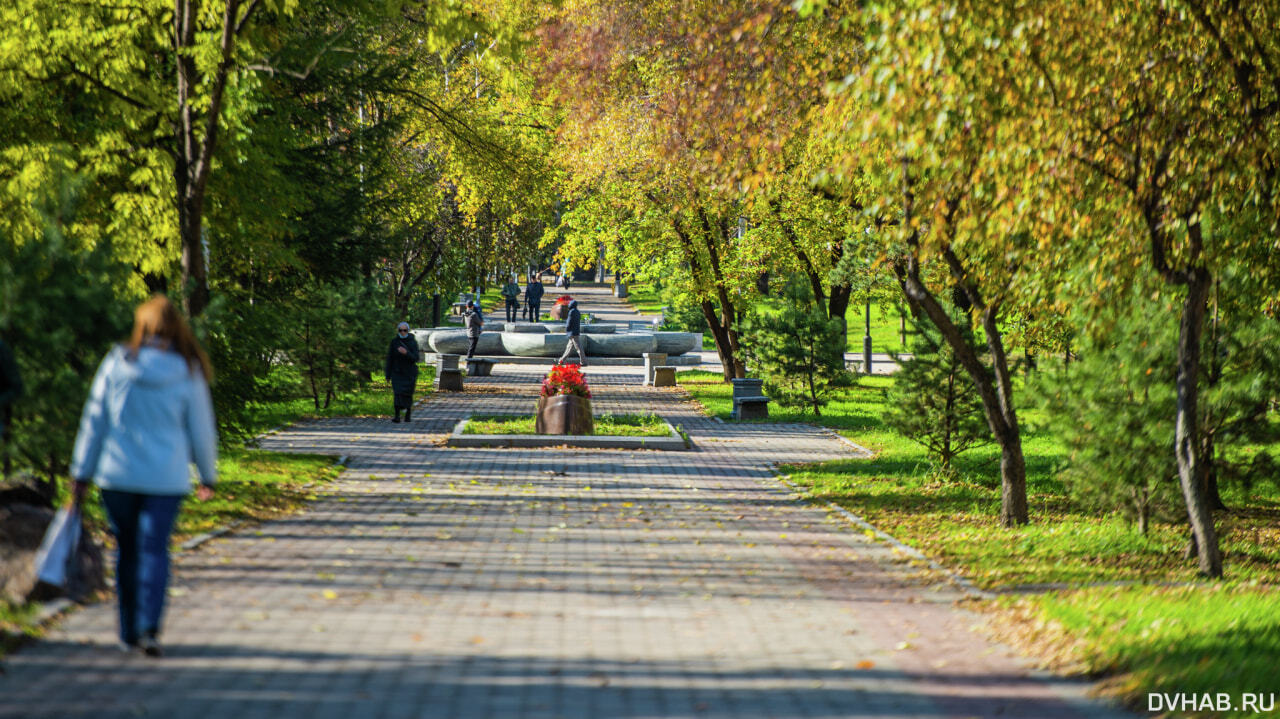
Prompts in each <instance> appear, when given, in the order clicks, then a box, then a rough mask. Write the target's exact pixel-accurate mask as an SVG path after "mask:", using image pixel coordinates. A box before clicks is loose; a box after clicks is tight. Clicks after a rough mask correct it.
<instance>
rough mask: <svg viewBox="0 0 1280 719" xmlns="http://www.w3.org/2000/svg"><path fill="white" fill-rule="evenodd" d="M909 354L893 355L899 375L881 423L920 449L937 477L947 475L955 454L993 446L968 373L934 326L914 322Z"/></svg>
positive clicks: (888, 397) (984, 416) (950, 469)
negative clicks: (934, 466)
mask: <svg viewBox="0 0 1280 719" xmlns="http://www.w3.org/2000/svg"><path fill="white" fill-rule="evenodd" d="M962 326H963V323H962ZM965 331H966V332H968V330H967V329H965ZM911 349H912V356H911V357H910V358H901V357H898V356H894V359H895V361H897V362H898V364H899V370H898V371H897V373H895V374H894V383H893V385H892V386H891V387H889V388H888V389H887V390H885V397H886V404H887V405H888V411H887V412H885V414H884V421H885V424H887V425H889V426H890V427H892V428H893V429H895V430H897V431H898V432H900V433H901V434H902V435H903V436H905V437H908V438H910V439H911V440H912V441H914V442H917V443H919V444H920V445H922V446H923V447H924V448H925V450H926V451H927V452H928V455H929V458H930V459H932V460H933V461H935V462H937V463H938V468H939V469H940V470H941V472H942V473H943V474H947V475H951V474H954V472H955V470H954V468H953V466H952V461H953V460H954V459H955V458H956V456H957V455H959V454H962V453H963V452H965V451H967V450H969V449H972V448H974V447H978V446H982V445H985V444H990V443H991V431H990V429H989V428H988V426H987V419H986V415H985V414H983V410H982V402H981V400H980V399H979V398H978V392H977V389H976V388H975V387H974V384H973V380H972V379H970V378H969V373H968V372H967V371H965V369H964V367H962V366H961V365H960V360H959V359H957V358H956V355H955V352H954V351H953V350H952V349H951V346H950V345H949V344H947V343H946V342H945V341H944V340H943V339H942V335H941V333H939V332H938V330H937V328H935V327H934V326H933V325H932V324H930V323H928V322H918V323H916V329H915V341H914V342H913V343H912V348H911Z"/></svg>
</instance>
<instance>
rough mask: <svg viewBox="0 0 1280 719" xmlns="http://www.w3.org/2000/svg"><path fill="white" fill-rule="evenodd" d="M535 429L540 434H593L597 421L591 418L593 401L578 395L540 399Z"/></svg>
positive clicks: (560, 395)
mask: <svg viewBox="0 0 1280 719" xmlns="http://www.w3.org/2000/svg"><path fill="white" fill-rule="evenodd" d="M534 428H535V429H537V430H538V434H575V435H586V434H593V433H594V432H595V420H594V419H593V418H592V416H591V400H589V399H587V398H586V397H579V396H578V395H576V394H558V395H555V396H553V397H539V398H538V413H537V415H536V417H535V419H534Z"/></svg>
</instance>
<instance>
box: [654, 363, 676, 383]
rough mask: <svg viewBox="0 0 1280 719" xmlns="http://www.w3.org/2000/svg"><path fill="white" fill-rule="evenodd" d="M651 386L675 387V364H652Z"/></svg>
mask: <svg viewBox="0 0 1280 719" xmlns="http://www.w3.org/2000/svg"><path fill="white" fill-rule="evenodd" d="M653 386H654V387H675V386H676V366H675V365H670V364H665V365H656V366H654V368H653Z"/></svg>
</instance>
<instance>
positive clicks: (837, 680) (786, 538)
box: [0, 293, 1111, 719]
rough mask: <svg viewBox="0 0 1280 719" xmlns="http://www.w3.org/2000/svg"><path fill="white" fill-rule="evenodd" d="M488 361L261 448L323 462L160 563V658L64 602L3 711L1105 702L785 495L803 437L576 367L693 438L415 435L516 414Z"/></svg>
mask: <svg viewBox="0 0 1280 719" xmlns="http://www.w3.org/2000/svg"><path fill="white" fill-rule="evenodd" d="M578 294H583V293H578ZM584 304H586V303H584ZM495 372H496V375H495V376H494V377H491V378H483V379H481V378H469V384H468V392H467V393H465V394H462V395H454V394H440V395H436V396H433V397H431V398H430V399H429V401H427V402H426V403H425V406H423V407H422V408H420V409H419V411H418V412H416V413H415V419H414V421H413V422H411V423H408V424H392V423H391V422H390V421H388V420H372V419H347V420H328V421H320V422H312V423H308V424H305V425H302V426H299V427H296V428H293V429H291V430H288V431H285V432H282V433H280V434H277V435H274V436H272V437H270V438H268V439H267V440H266V441H264V446H265V447H267V448H269V449H275V450H283V451H290V450H293V451H325V452H333V453H340V454H345V455H348V457H349V459H348V464H347V467H348V469H347V470H346V471H345V472H344V473H343V475H342V476H341V478H340V479H339V480H337V481H336V482H335V483H334V484H333V485H332V486H331V487H330V488H329V491H328V492H326V494H325V495H324V496H323V497H322V498H321V499H319V500H318V501H316V502H315V503H314V504H313V505H311V506H310V507H309V508H308V509H307V510H306V511H305V512H303V513H300V514H298V515H295V516H292V517H287V518H283V519H279V520H275V521H271V522H267V523H265V524H263V525H261V526H259V527H256V528H252V529H246V530H241V531H238V532H236V533H233V534H231V535H229V536H226V537H224V538H222V539H219V540H215V541H213V542H210V543H208V544H206V545H204V546H203V547H202V548H200V549H198V550H196V551H194V552H189V553H186V554H184V555H182V556H180V558H179V559H178V560H177V562H176V580H175V586H174V592H173V594H174V596H173V597H172V600H171V605H170V611H169V617H168V620H167V624H166V633H165V637H164V639H165V643H166V648H167V650H168V656H166V657H165V658H163V659H161V660H152V659H147V658H144V657H139V656H123V655H121V654H119V653H117V652H116V650H115V649H114V647H113V636H114V617H113V607H112V606H111V605H110V604H103V605H97V606H92V607H87V608H84V609H81V610H79V611H77V612H75V613H74V614H72V615H71V616H70V617H68V618H67V619H66V620H65V621H64V622H63V623H62V625H61V627H60V628H59V629H58V630H56V631H54V632H52V633H51V634H50V635H49V637H48V638H47V639H46V640H44V641H42V642H40V643H39V644H38V645H35V646H33V647H30V648H27V649H25V650H23V651H21V652H18V653H16V654H15V655H13V656H11V657H10V658H9V659H8V660H7V662H6V665H7V666H6V671H5V672H4V674H3V675H2V676H0V717H13V718H15V719H16V718H17V717H94V718H95V719H102V718H106V717H140V716H147V717H184V718H191V719H197V718H201V717H208V718H211V719H212V718H215V717H216V718H223V717H225V718H227V719H254V718H257V717H262V718H267V717H300V718H304V719H325V718H328V717H333V718H335V719H363V718H365V717H370V718H379V717H385V718H387V719H394V718H397V717H406V718H408V717H433V718H434V717H442V718H453V717H467V718H471V717H475V718H476V719H484V718H502V717H542V718H548V719H549V718H552V717H566V718H568V717H572V718H575V719H577V718H612V717H634V718H641V717H646V718H656V717H724V718H726V719H727V718H743V717H833V718H834V717H973V716H1001V717H1027V718H1031V717H1036V718H1040V717H1093V716H1109V715H1111V712H1110V710H1108V709H1106V708H1105V707H1103V706H1101V705H1099V704H1094V703H1091V702H1088V701H1086V700H1083V699H1081V696H1082V694H1083V690H1084V687H1083V686H1082V685H1080V684H1075V683H1069V682H1062V681H1046V680H1043V679H1040V678H1037V677H1035V676H1034V675H1033V674H1032V673H1031V672H1029V671H1028V669H1027V667H1026V664H1025V663H1024V662H1023V661H1022V660H1020V659H1018V658H1016V657H1014V656H1012V655H1010V654H1009V653H1008V652H1007V651H1006V650H1004V649H1003V648H1001V647H999V646H997V645H994V644H991V643H988V642H987V641H986V640H984V639H983V638H982V637H981V636H980V635H978V634H976V633H974V632H973V631H971V629H970V627H971V625H973V624H974V623H975V622H976V620H977V618H976V617H975V616H973V615H970V614H969V613H967V612H964V611H961V610H958V609H956V608H955V607H954V605H953V601H954V599H955V598H956V595H955V594H954V592H953V590H952V589H950V588H948V587H946V586H937V585H932V584H922V583H919V582H916V581H912V580H909V579H907V578H906V577H905V573H904V569H903V567H902V566H901V565H897V564H895V563H894V562H893V557H892V556H891V554H890V553H889V552H888V551H887V550H886V549H885V548H884V547H883V546H882V545H878V544H874V543H871V542H869V541H868V540H867V539H866V538H865V537H864V536H863V535H862V534H860V533H858V532H856V531H854V530H852V529H851V528H850V527H849V526H848V525H847V524H846V523H845V522H843V521H842V520H840V519H839V518H838V517H833V516H830V515H828V514H827V513H826V512H825V511H823V510H822V509H820V508H815V507H812V506H808V505H806V504H803V503H800V502H797V501H795V500H794V498H793V497H792V496H791V494H790V493H789V492H788V491H786V490H785V488H784V487H783V486H782V485H781V484H780V483H778V482H777V480H775V479H774V478H773V475H772V473H771V471H770V469H769V467H770V465H771V464H772V463H774V462H779V461H784V462H785V461H812V460H820V459H827V458H836V457H852V456H855V455H854V450H853V448H852V447H850V446H849V445H848V444H845V443H843V442H841V441H839V440H837V439H835V438H834V437H833V436H832V435H830V434H828V433H826V432H825V431H823V430H818V429H814V428H811V427H806V426H799V425H749V426H735V425H730V424H722V423H719V422H716V421H713V420H709V419H707V418H705V417H702V416H701V415H699V414H698V413H697V412H696V409H695V407H694V406H693V405H692V403H690V402H689V401H688V400H687V398H686V396H685V395H683V394H682V393H681V392H680V391H678V390H671V389H654V388H644V387H640V386H639V380H640V370H639V368H607V369H606V368H600V369H596V368H589V369H588V377H589V379H590V380H591V382H592V385H593V388H594V391H595V392H596V395H597V399H596V402H595V404H596V407H597V411H600V412H606V411H614V412H617V411H635V410H638V409H642V408H644V409H651V410H653V411H656V412H658V413H659V414H661V415H663V416H665V417H667V418H669V419H671V420H672V421H673V422H674V423H676V424H681V425H683V426H684V427H685V429H686V430H687V431H688V432H689V433H690V434H691V435H692V436H693V437H694V439H695V441H696V442H697V445H698V450H697V451H696V452H671V453H662V452H653V451H632V452H627V451H589V450H574V451H570V450H514V449H445V448H442V447H440V446H439V444H438V443H439V441H440V440H441V439H442V437H443V435H444V434H445V433H446V432H447V431H448V430H450V429H452V427H453V425H454V423H455V422H456V421H457V419H458V418H460V417H462V416H464V415H465V414H467V413H470V412H475V411H482V412H488V411H494V410H497V411H508V410H523V409H528V408H530V407H531V405H532V403H533V396H534V393H535V392H536V384H537V381H538V380H539V379H540V377H541V373H539V372H536V371H531V368H523V367H520V366H515V365H499V366H498V367H497V368H496V370H495Z"/></svg>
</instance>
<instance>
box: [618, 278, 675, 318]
mask: <svg viewBox="0 0 1280 719" xmlns="http://www.w3.org/2000/svg"><path fill="white" fill-rule="evenodd" d="M627 303H628V304H630V305H631V306H632V307H634V308H635V310H636V312H639V313H640V314H642V315H660V314H662V307H663V305H664V304H666V303H665V302H663V301H662V298H661V297H660V296H658V293H657V292H656V291H655V290H654V289H653V285H650V284H634V285H627Z"/></svg>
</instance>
